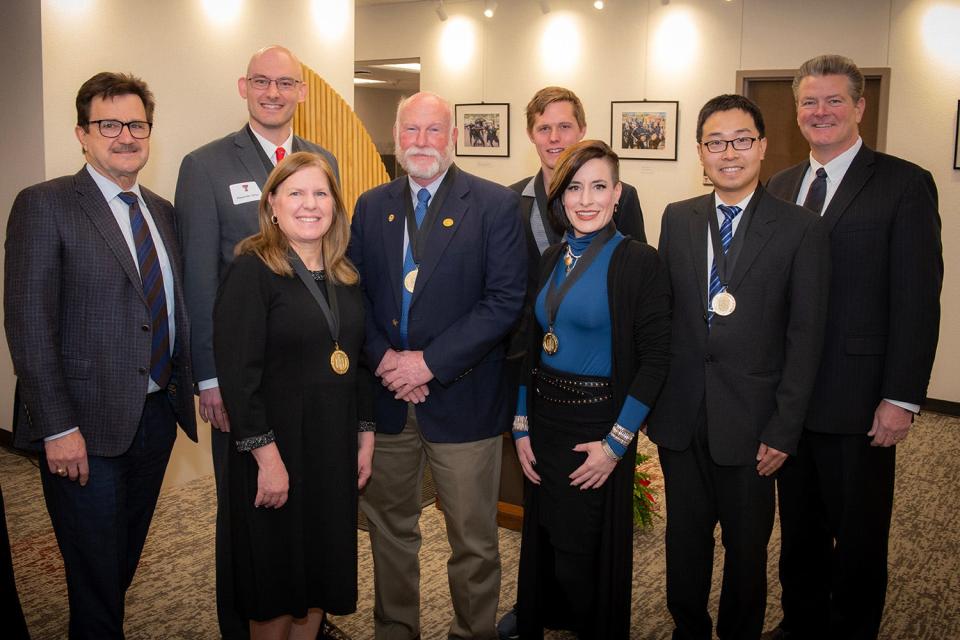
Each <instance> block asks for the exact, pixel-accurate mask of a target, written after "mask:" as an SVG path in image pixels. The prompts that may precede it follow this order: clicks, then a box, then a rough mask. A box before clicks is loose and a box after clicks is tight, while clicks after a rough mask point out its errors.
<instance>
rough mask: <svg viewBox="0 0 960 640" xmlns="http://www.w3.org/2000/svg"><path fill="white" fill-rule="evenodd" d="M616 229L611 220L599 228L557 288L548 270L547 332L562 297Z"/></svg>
mask: <svg viewBox="0 0 960 640" xmlns="http://www.w3.org/2000/svg"><path fill="white" fill-rule="evenodd" d="M616 231H617V228H616V227H615V226H614V224H613V222H610V223H608V224H607V226H605V227H604V228H603V229H601V230H600V233H598V234H597V235H596V236H595V237H594V238H593V240H591V241H590V246H588V247H587V250H586V251H584V252H583V255H582V256H580V259H579V260H577V264H576V268H575V269H574V270H573V271H571V272H570V273H568V274H567V278H566V280H564V281H563V284H561V285H560V287H559V288H557V278H556V276H555V275H554V273H553V270H551V271H550V276H549V277H550V283H549V284H548V285H547V299H546V300H545V306H546V308H547V330H548V331H549V332H553V321H554V320H555V319H556V317H557V311H558V310H559V309H560V304H561V303H562V302H563V299H564V297H566V295H567V293H568V292H569V291H570V288H571V287H573V285H574V284H575V283H576V282H577V280H579V279H580V276H582V275H583V273H584V272H585V271H586V270H587V268H589V267H590V265H591V264H592V263H593V261H594V260H595V259H596V258H597V256H598V255H599V254H600V251H601V250H602V249H603V247H604V245H605V244H607V241H608V240H610V238H612V237H613V234H614V233H616ZM562 253H563V250H562V249H561V250H560V254H562Z"/></svg>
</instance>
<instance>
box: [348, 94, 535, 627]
mask: <svg viewBox="0 0 960 640" xmlns="http://www.w3.org/2000/svg"><path fill="white" fill-rule="evenodd" d="M456 137H457V129H456V127H455V125H454V122H453V114H452V110H451V107H450V104H449V103H448V102H447V101H446V100H443V99H442V98H440V97H438V96H436V95H433V94H430V93H418V94H416V95H413V96H411V97H410V98H407V99H405V100H404V101H402V102H401V103H400V105H399V107H398V108H397V120H396V124H395V125H394V140H395V142H396V145H397V156H398V158H399V159H400V162H401V165H402V166H403V168H404V169H405V170H406V172H407V174H408V175H406V176H404V177H402V178H398V179H396V180H394V181H393V182H391V183H389V184H386V185H383V186H380V187H377V188H375V189H372V190H370V191H367V192H366V193H364V194H363V195H362V196H360V199H359V200H358V201H357V205H356V209H355V212H354V217H353V223H352V227H351V241H350V252H349V255H350V259H351V260H353V263H354V264H355V265H356V266H357V269H358V270H359V272H360V282H361V286H362V287H363V289H364V294H365V302H366V308H367V316H366V327H367V334H366V346H365V352H366V355H367V358H368V359H369V362H370V363H371V366H376V367H377V369H376V374H377V375H378V376H379V377H380V378H381V381H382V383H383V386H382V387H381V388H380V391H379V392H378V393H377V396H376V404H375V410H376V422H377V439H376V449H375V454H374V458H373V473H372V475H371V479H370V483H369V484H368V485H367V488H366V490H365V493H364V495H363V497H362V498H361V502H360V507H361V509H362V510H363V512H364V514H366V516H367V519H368V520H369V522H370V543H371V547H372V550H373V559H374V579H375V582H374V585H375V589H376V604H375V607H374V620H375V624H376V626H375V632H376V637H377V638H378V639H381V638H391V639H397V640H409V639H412V638H416V637H419V636H420V614H419V578H420V570H419V564H418V561H417V552H418V550H419V548H420V534H419V530H418V529H417V520H418V518H419V516H420V506H421V505H420V499H421V498H420V485H421V482H422V477H423V468H424V465H425V464H426V463H429V464H430V468H431V471H432V474H433V478H434V481H435V483H436V488H437V494H438V496H439V499H440V503H441V505H442V506H443V514H444V518H445V521H446V529H447V538H448V540H449V541H450V546H451V549H452V555H451V558H450V561H449V562H448V563H447V569H448V574H449V578H450V594H451V598H452V600H453V612H454V616H453V621H452V623H451V626H450V629H449V634H448V635H449V636H450V637H452V638H491V637H495V633H496V632H495V630H494V623H495V617H496V612H497V603H498V599H499V593H500V556H499V551H498V544H497V521H496V516H497V496H498V489H499V484H500V462H501V452H502V448H501V447H502V445H501V441H500V440H501V438H500V434H501V433H502V432H503V430H504V429H505V428H506V426H507V424H508V415H509V412H510V411H511V410H512V407H508V405H507V396H506V384H505V381H504V378H503V376H502V369H503V359H504V353H505V348H504V344H503V343H504V337H505V336H506V334H507V332H508V331H509V330H510V329H511V327H513V325H514V324H515V323H516V321H517V318H518V316H519V315H520V310H521V307H522V305H523V297H524V292H525V286H524V283H525V281H526V276H527V273H526V270H527V265H526V260H525V258H524V253H523V230H522V227H521V223H520V219H519V217H518V216H517V207H518V202H517V200H518V198H517V196H516V194H514V193H513V192H512V191H510V190H509V189H506V188H504V187H501V186H499V185H496V184H494V183H492V182H489V181H487V180H483V179H481V178H478V177H476V176H473V175H471V174H469V173H467V172H465V171H462V170H460V169H458V168H457V167H456V166H455V165H453V163H452V162H453V148H454V144H455V142H456ZM432 633H433V632H432V631H431V633H430V634H427V633H425V634H424V635H425V636H426V635H431V634H432Z"/></svg>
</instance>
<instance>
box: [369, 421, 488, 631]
mask: <svg viewBox="0 0 960 640" xmlns="http://www.w3.org/2000/svg"><path fill="white" fill-rule="evenodd" d="M501 457H502V445H501V442H500V437H499V436H495V437H492V438H487V439H486V440H480V441H478V442H464V443H432V442H428V441H427V440H425V439H424V438H423V436H422V435H421V433H420V430H419V428H418V427H417V420H416V414H415V410H414V407H413V405H410V406H409V407H408V414H407V424H406V425H405V426H404V429H403V431H402V432H400V433H398V434H392V435H391V434H381V433H378V434H377V441H376V450H375V453H374V456H373V475H372V476H371V478H370V483H369V484H368V485H367V487H366V490H365V491H364V494H363V497H362V498H361V500H360V508H361V509H362V510H363V513H364V514H365V515H366V517H367V520H369V522H370V546H371V548H372V551H373V564H374V586H375V593H376V596H375V603H374V620H375V631H376V638H377V640H410V639H412V638H416V637H418V636H419V635H420V561H419V558H418V553H419V551H420V528H419V524H418V523H419V519H420V510H421V508H420V500H421V487H422V484H423V469H424V465H425V464H426V463H427V462H429V463H430V470H431V472H432V474H433V478H434V482H435V483H436V488H437V494H438V495H439V497H440V502H441V505H442V507H443V515H444V519H445V521H446V526H447V538H448V540H449V542H450V548H451V555H450V559H449V561H448V562H447V578H448V580H449V583H450V595H451V598H452V599H453V611H454V618H453V622H452V623H451V625H450V631H449V636H450V637H451V638H478V639H487V638H496V637H497V634H496V629H495V623H496V614H497V604H498V601H499V597H500V550H499V547H498V538H497V495H498V491H499V486H500V461H501Z"/></svg>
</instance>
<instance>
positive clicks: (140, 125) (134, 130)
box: [87, 120, 153, 140]
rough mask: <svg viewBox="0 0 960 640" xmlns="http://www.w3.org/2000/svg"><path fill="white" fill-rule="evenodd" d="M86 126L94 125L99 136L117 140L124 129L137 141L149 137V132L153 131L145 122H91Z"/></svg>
mask: <svg viewBox="0 0 960 640" xmlns="http://www.w3.org/2000/svg"><path fill="white" fill-rule="evenodd" d="M87 124H95V125H97V128H98V129H100V135H102V136H103V137H104V138H117V137H119V136H120V134H121V133H122V132H123V128H124V127H126V128H127V131H129V132H130V135H131V136H133V137H134V138H136V139H137V140H143V139H144V138H149V137H150V130H151V129H153V123H152V122H147V121H146V120H131V121H130V122H121V121H120V120H91V121H90V122H88V123H87Z"/></svg>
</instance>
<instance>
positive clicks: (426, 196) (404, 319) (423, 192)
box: [400, 188, 430, 349]
mask: <svg viewBox="0 0 960 640" xmlns="http://www.w3.org/2000/svg"><path fill="white" fill-rule="evenodd" d="M429 201H430V192H429V191H427V189H426V188H423V189H420V191H417V208H416V209H414V211H413V215H414V216H415V217H416V218H417V229H419V228H420V225H421V224H423V219H424V218H425V217H426V215H427V202H429ZM418 267H419V265H418V264H417V263H415V262H414V261H413V238H407V253H406V254H405V255H404V256H403V280H406V278H407V274H408V273H410V272H411V271H413V270H414V269H417V268H418ZM403 280H401V282H400V292H401V293H402V294H403V298H402V299H401V301H400V342H401V343H403V348H404V349H408V348H409V347H410V345H409V343H408V342H407V325H408V323H409V322H410V300H411V299H412V298H413V293H412V292H410V291H407V287H406V286H404V282H403Z"/></svg>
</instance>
